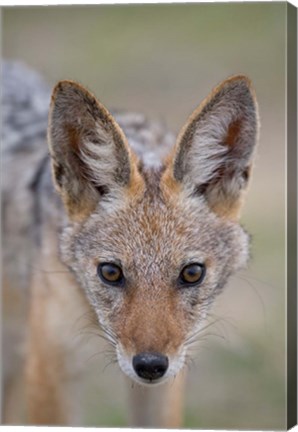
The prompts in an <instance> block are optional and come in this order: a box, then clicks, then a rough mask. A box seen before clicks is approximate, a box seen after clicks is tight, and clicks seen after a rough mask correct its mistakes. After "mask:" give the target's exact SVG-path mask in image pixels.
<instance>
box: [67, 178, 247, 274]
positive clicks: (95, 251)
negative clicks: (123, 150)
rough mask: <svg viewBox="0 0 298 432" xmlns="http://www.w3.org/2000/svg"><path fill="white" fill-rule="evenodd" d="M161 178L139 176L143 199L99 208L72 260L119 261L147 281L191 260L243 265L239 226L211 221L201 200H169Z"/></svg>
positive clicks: (79, 238) (212, 217) (85, 225)
mask: <svg viewBox="0 0 298 432" xmlns="http://www.w3.org/2000/svg"><path fill="white" fill-rule="evenodd" d="M161 174H162V170H159V171H154V170H152V169H151V170H147V171H145V172H143V177H144V180H145V184H146V188H145V191H144V193H143V195H142V196H141V197H138V199H134V198H133V197H132V198H131V199H130V200H126V202H125V203H123V205H122V207H120V208H119V207H118V208H117V209H115V210H114V211H111V210H110V208H109V211H106V208H105V203H104V202H101V203H100V204H99V205H98V208H97V210H96V211H95V212H94V213H93V214H92V215H91V216H90V218H88V219H87V220H86V221H85V222H84V223H83V224H82V225H80V226H79V227H77V234H76V241H75V242H74V244H73V245H72V251H73V254H74V255H75V257H76V258H78V259H80V254H81V253H82V254H84V259H86V257H87V256H88V255H89V258H90V259H91V258H93V259H98V261H102V260H104V259H106V260H111V261H113V260H118V261H119V262H120V263H121V264H122V265H123V266H124V267H127V268H129V267H136V268H138V269H140V270H141V271H142V274H143V275H145V274H146V276H147V277H148V276H149V275H150V273H152V275H156V272H160V271H161V270H162V272H163V274H165V273H164V272H166V269H167V267H168V266H169V265H170V266H171V267H173V265H174V266H177V267H179V266H180V265H182V264H183V262H184V263H185V262H187V260H192V259H197V260H201V261H205V260H206V259H209V260H210V259H211V260H213V261H218V263H220V262H222V263H225V265H226V264H227V262H229V261H231V262H234V263H235V260H236V257H237V256H238V258H239V257H241V256H242V255H243V261H244V262H245V261H246V258H247V256H246V255H247V252H246V248H247V239H246V236H245V235H244V232H243V230H242V229H241V228H240V226H239V225H238V224H236V223H233V222H230V221H227V220H223V219H222V218H219V217H218V216H216V214H214V213H213V212H212V211H210V210H209V208H208V206H207V205H206V203H205V201H204V198H202V197H198V196H189V197H185V196H180V194H177V196H172V197H171V199H169V196H168V194H164V193H163V191H162V188H161V187H160V178H161ZM71 237H72V236H71ZM243 238H245V241H244V242H243ZM69 240H70V239H69ZM68 245H69V243H68ZM69 246H70V245H69ZM242 249H243V250H242ZM236 261H237V263H238V261H239V260H238V259H237V260H236ZM231 270H232V269H231ZM233 270H234V269H233Z"/></svg>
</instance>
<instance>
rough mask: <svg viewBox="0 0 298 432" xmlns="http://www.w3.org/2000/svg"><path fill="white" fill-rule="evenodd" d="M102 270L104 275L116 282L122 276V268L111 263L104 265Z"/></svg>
mask: <svg viewBox="0 0 298 432" xmlns="http://www.w3.org/2000/svg"><path fill="white" fill-rule="evenodd" d="M101 271H102V275H103V277H104V278H105V279H107V280H108V281H111V282H116V281H117V280H118V279H120V277H121V270H120V269H119V268H118V267H117V266H114V265H111V264H106V265H104V266H103V267H102V269H101Z"/></svg>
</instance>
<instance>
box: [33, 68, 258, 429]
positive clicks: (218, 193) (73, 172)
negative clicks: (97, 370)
mask: <svg viewBox="0 0 298 432" xmlns="http://www.w3.org/2000/svg"><path fill="white" fill-rule="evenodd" d="M119 118H120V120H121V116H120V117H119ZM133 119H134V117H133V118H132V119H131V118H129V117H127V119H126V121H128V123H127V124H126V125H125V117H122V120H121V121H122V122H123V128H124V129H123V128H122V126H120V124H118V122H117V121H116V119H115V118H114V116H112V115H111V114H110V113H109V111H108V110H107V109H106V108H105V107H104V105H103V104H101V103H100V102H99V101H97V99H96V98H95V96H94V95H92V93H90V92H89V91H88V90H86V89H85V88H84V87H83V86H81V85H80V84H77V83H75V82H72V81H62V82H60V83H58V84H57V85H56V86H55V88H54V91H53V94H52V99H51V106H50V114H49V128H48V141H49V148H50V156H51V166H52V177H53V180H54V184H55V187H56V189H57V191H58V193H59V195H60V198H61V199H62V203H63V206H64V210H65V213H66V215H67V216H65V215H64V212H63V209H62V206H61V204H60V201H58V199H57V198H58V197H57V196H56V195H54V194H53V193H52V191H50V192H49V190H50V188H49V185H48V183H47V181H48V177H47V171H45V176H44V177H43V175H41V178H39V176H37V178H38V179H39V181H40V183H38V186H39V189H37V190H38V191H39V200H38V205H37V206H36V208H38V209H39V211H40V214H39V215H38V218H39V219H38V220H41V221H42V222H41V230H40V234H39V237H38V239H37V241H36V242H37V246H36V253H35V254H34V258H35V259H34V264H35V267H36V268H37V271H35V272H33V274H32V277H31V279H30V282H31V303H30V313H29V317H30V319H29V336H28V338H27V349H26V365H25V375H26V395H27V422H28V423H30V424H56V425H65V424H79V418H78V417H79V410H78V408H77V407H78V406H79V405H80V402H79V401H78V400H75V398H74V396H78V395H79V394H80V393H81V392H80V381H79V376H80V373H81V370H80V367H79V364H80V363H81V362H79V361H78V352H80V350H81V343H82V341H81V340H77V339H75V338H74V337H73V336H74V333H75V332H74V327H75V322H76V321H77V319H78V318H79V317H82V316H84V314H86V313H87V314H88V315H89V316H92V320H93V322H95V324H96V326H97V327H98V330H99V329H101V331H102V332H103V334H104V335H105V337H106V339H107V340H108V342H109V343H111V344H112V346H113V348H114V349H115V354H116V355H117V359H118V363H119V366H120V368H121V369H122V370H123V372H124V373H125V374H126V375H128V376H129V379H132V380H134V381H136V382H137V383H138V384H137V385H136V386H135V388H134V389H132V390H131V392H132V395H131V397H132V399H131V400H132V408H133V409H132V418H131V424H132V425H134V426H142V427H146V426H151V427H181V426H182V425H183V387H184V376H185V370H184V369H183V368H184V364H185V356H186V354H187V350H188V348H189V346H190V345H191V344H192V343H193V341H194V339H195V337H196V335H197V332H198V331H199V329H200V327H201V325H202V323H203V322H204V320H205V319H206V317H207V316H208V312H209V309H210V308H211V306H212V303H213V301H214V299H215V297H216V296H217V295H218V294H219V293H220V292H221V290H222V289H223V287H224V285H225V283H226V282H227V280H228V278H229V277H230V275H232V274H233V273H235V272H236V271H237V270H238V269H240V268H242V267H243V266H245V265H246V262H247V260H248V256H249V253H248V250H249V239H248V236H247V234H246V233H245V231H244V230H243V229H242V227H241V226H240V225H239V224H238V222H237V220H238V218H239V213H240V209H241V206H242V202H243V198H244V194H245V191H246V189H247V184H248V179H249V176H250V171H251V166H252V161H253V154H254V148H255V143H256V139H257V127H258V125H257V105H256V100H255V95H254V91H253V90H252V87H251V83H250V81H249V80H248V79H247V78H246V77H244V76H235V77H231V78H229V79H228V80H225V81H224V82H223V83H221V84H220V85H219V86H217V87H216V88H215V89H214V90H213V91H212V92H211V94H210V95H209V96H208V97H207V98H206V99H205V100H204V101H203V102H202V104H201V105H200V106H199V107H198V108H197V109H196V110H195V111H194V112H193V114H192V115H191V116H190V117H189V119H188V121H187V122H186V125H185V126H184V127H183V128H182V130H181V132H180V134H179V136H178V138H177V141H176V144H175V145H174V146H173V148H172V150H171V151H169V152H168V155H167V157H165V158H163V159H162V160H160V161H157V163H155V161H153V160H152V159H151V160H150V161H149V163H148V165H146V157H145V156H144V157H142V154H141V151H140V148H142V140H141V138H139V141H138V139H137V137H138V133H139V134H140V130H142V128H143V129H144V131H145V132H147V135H146V134H145V136H150V137H151V136H152V137H153V136H154V134H152V135H150V134H149V133H148V130H147V129H145V125H144V124H143V123H142V122H140V119H139V118H136V119H135V120H133ZM140 125H141V127H140ZM125 127H126V130H125ZM152 129H154V128H152ZM126 135H127V136H126ZM168 136H169V135H167V134H164V135H163V138H161V136H160V134H157V138H156V139H155V141H154V142H152V147H153V148H154V145H155V146H157V144H158V143H159V142H160V141H162V139H164V142H168ZM128 137H130V139H129V138H128ZM150 139H151V138H150ZM133 141H135V142H136V146H135V148H137V149H138V151H137V150H134V146H133V145H132V142H133ZM144 141H145V143H146V140H144ZM147 144H148V143H147ZM149 144H150V143H149ZM144 147H145V146H144ZM137 153H138V154H137ZM145 153H146V152H145V150H144V154H145ZM35 183H36V182H35ZM35 183H34V187H36V185H35ZM104 263H111V264H113V265H117V266H118V267H120V269H121V271H122V273H123V278H122V280H121V283H120V282H119V281H118V282H119V283H118V284H111V283H109V282H108V281H106V280H104V279H103V278H102V276H100V271H99V269H100V265H102V264H104ZM190 264H200V265H201V268H203V269H204V279H203V280H202V282H200V284H199V282H198V283H197V284H187V283H186V282H185V281H183V278H182V277H181V274H182V273H181V272H182V269H183V268H184V267H185V266H187V265H190ZM88 349H92V347H89V348H88ZM144 353H145V354H148V353H149V354H150V355H153V354H156V353H157V354H158V355H160V356H163V357H166V358H167V361H168V367H167V369H166V372H165V374H164V376H162V377H161V378H160V381H158V380H157V381H156V382H157V383H159V382H160V386H159V387H154V383H155V382H154V379H155V378H152V377H151V378H146V376H141V375H138V373H137V370H136V368H135V366H133V359H135V357H136V356H138V355H140V354H144ZM152 353H153V354H152ZM81 364H84V363H81ZM163 380H164V382H163ZM166 380H167V381H166ZM143 385H144V386H145V387H143ZM76 386H78V387H77V388H76Z"/></svg>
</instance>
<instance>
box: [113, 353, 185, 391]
mask: <svg viewBox="0 0 298 432" xmlns="http://www.w3.org/2000/svg"><path fill="white" fill-rule="evenodd" d="M116 352H117V358H118V364H119V367H120V369H121V370H122V371H123V372H124V373H125V375H127V376H128V377H129V378H131V379H132V380H133V381H135V382H136V383H138V384H141V385H145V386H148V387H152V386H155V385H159V384H163V383H165V382H166V381H168V380H169V379H170V378H174V377H175V376H176V375H177V374H178V372H179V371H180V369H182V367H183V366H184V363H185V350H184V349H183V350H182V351H181V352H180V353H178V354H176V355H175V356H171V357H168V356H166V355H164V354H161V353H158V352H142V353H140V354H136V355H132V354H127V353H125V351H124V350H123V348H122V346H121V345H118V346H117V349H116Z"/></svg>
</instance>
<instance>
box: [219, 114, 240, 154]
mask: <svg viewBox="0 0 298 432" xmlns="http://www.w3.org/2000/svg"><path fill="white" fill-rule="evenodd" d="M242 127H243V121H242V119H237V120H234V121H232V122H231V124H230V125H229V126H228V130H227V134H226V137H225V139H224V142H223V144H224V145H226V146H228V147H229V148H231V147H234V146H235V144H236V143H237V140H238V139H239V135H240V131H241V129H242Z"/></svg>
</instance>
